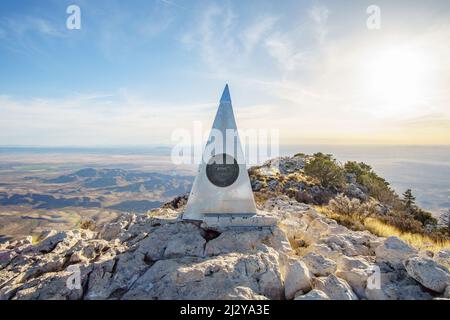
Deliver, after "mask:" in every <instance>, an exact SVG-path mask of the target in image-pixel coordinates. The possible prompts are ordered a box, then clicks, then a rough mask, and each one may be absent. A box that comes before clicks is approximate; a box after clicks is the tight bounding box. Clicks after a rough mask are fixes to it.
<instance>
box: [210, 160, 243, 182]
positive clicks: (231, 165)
mask: <svg viewBox="0 0 450 320" xmlns="http://www.w3.org/2000/svg"><path fill="white" fill-rule="evenodd" d="M206 176H207V177H208V180H209V181H211V183H212V184H213V185H215V186H217V187H221V188H225V187H228V186H231V185H232V184H233V183H234V182H235V181H236V180H237V178H238V176H239V165H238V164H237V161H236V160H235V159H234V158H233V157H232V156H230V155H228V154H225V153H222V154H218V155H215V156H214V157H212V158H211V159H210V160H209V162H208V164H207V165H206Z"/></svg>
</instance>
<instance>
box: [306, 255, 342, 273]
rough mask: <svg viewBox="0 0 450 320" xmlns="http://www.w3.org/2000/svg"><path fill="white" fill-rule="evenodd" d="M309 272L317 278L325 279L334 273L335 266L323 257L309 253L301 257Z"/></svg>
mask: <svg viewBox="0 0 450 320" xmlns="http://www.w3.org/2000/svg"><path fill="white" fill-rule="evenodd" d="M302 260H303V261H304V262H305V264H306V266H307V267H308V269H309V271H310V272H311V273H312V274H313V275H315V276H317V277H326V276H329V275H330V274H333V273H334V272H336V268H337V264H336V262H334V261H333V260H331V259H327V258H325V257H324V256H322V255H320V254H318V253H314V252H309V253H307V254H306V255H305V256H303V257H302Z"/></svg>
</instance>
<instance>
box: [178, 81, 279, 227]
mask: <svg viewBox="0 0 450 320" xmlns="http://www.w3.org/2000/svg"><path fill="white" fill-rule="evenodd" d="M183 219H184V220H200V221H203V222H204V223H205V224H207V225H209V226H212V227H214V226H218V227H233V226H236V227H239V226H242V227H252V226H256V227H257V226H270V225H272V221H271V219H267V217H262V216H260V215H258V214H257V210H256V206H255V201H254V198H253V192H252V188H251V185H250V178H249V176H248V172H247V165H246V161H245V157H244V152H243V150H242V145H241V142H240V139H239V134H238V130H237V126H236V120H235V118H234V113H233V106H232V103H231V96H230V91H229V88H228V85H226V86H225V89H224V91H223V94H222V98H221V99H220V104H219V109H218V110H217V114H216V117H215V119H214V123H213V126H212V130H211V133H210V135H209V138H208V141H207V143H206V147H205V149H204V152H203V157H202V160H201V163H200V165H199V168H198V172H197V177H196V178H195V181H194V185H193V187H192V190H191V193H190V195H189V200H188V203H187V206H186V210H185V212H184V214H183Z"/></svg>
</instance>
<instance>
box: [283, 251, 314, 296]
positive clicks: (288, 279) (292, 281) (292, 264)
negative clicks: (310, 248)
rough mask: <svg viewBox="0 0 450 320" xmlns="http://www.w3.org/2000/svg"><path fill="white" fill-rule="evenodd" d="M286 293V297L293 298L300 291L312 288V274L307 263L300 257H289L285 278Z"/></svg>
mask: <svg viewBox="0 0 450 320" xmlns="http://www.w3.org/2000/svg"><path fill="white" fill-rule="evenodd" d="M284 286H285V287H284V293H285V296H286V299H288V300H291V299H293V298H294V297H295V294H296V293H297V292H299V291H302V292H308V291H309V290H311V274H310V272H309V270H308V267H307V266H306V264H305V263H304V262H303V261H301V260H298V259H289V260H288V262H287V266H286V275H285V279H284Z"/></svg>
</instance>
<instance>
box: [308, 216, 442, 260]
mask: <svg viewBox="0 0 450 320" xmlns="http://www.w3.org/2000/svg"><path fill="white" fill-rule="evenodd" d="M316 209H317V211H319V212H321V213H322V214H324V215H326V216H327V217H328V218H330V219H333V220H335V221H336V222H338V223H339V224H341V225H343V226H345V227H347V228H349V229H352V230H368V231H370V232H371V233H373V234H374V235H377V236H379V237H390V236H395V237H398V238H400V239H402V240H403V241H405V242H406V243H408V244H409V245H411V246H413V247H415V248H417V249H419V250H430V251H432V252H438V251H440V250H442V249H450V240H438V239H433V238H431V237H428V236H426V235H423V234H420V233H412V232H402V231H401V230H400V229H398V228H396V227H394V226H391V225H389V224H386V223H384V222H383V221H381V220H379V219H377V218H374V217H370V218H367V217H363V216H360V215H340V214H337V213H335V212H332V211H331V210H329V209H328V208H326V207H316Z"/></svg>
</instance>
